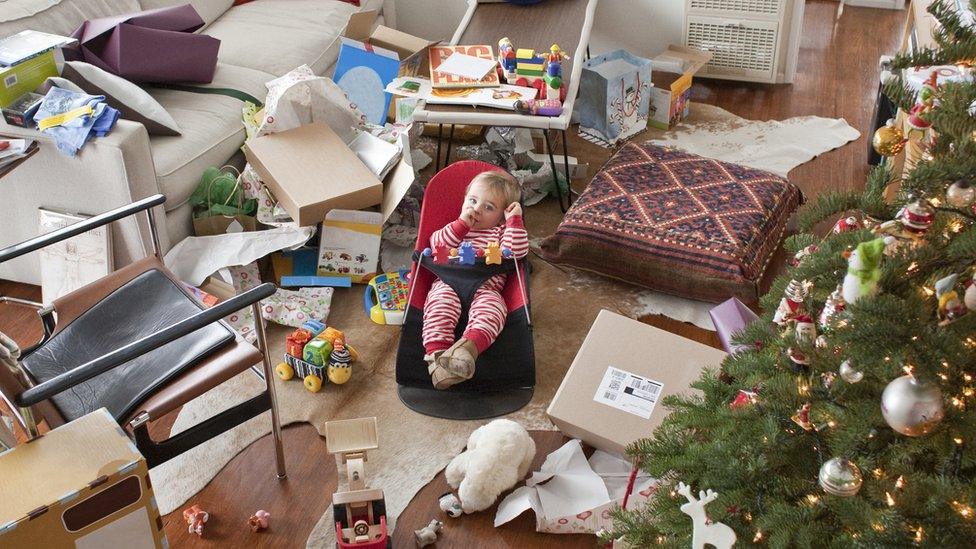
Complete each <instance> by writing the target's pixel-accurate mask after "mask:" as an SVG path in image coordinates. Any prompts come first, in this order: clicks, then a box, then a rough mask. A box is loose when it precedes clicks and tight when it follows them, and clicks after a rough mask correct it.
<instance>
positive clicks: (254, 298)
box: [16, 282, 277, 407]
mask: <svg viewBox="0 0 976 549" xmlns="http://www.w3.org/2000/svg"><path fill="white" fill-rule="evenodd" d="M276 289H277V288H276V287H275V285H274V284H271V283H270V282H266V283H264V284H261V285H260V286H258V287H256V288H253V289H251V290H249V291H247V292H244V293H242V294H240V295H238V296H235V297H232V298H230V299H228V300H227V301H224V302H222V303H218V304H217V305H214V306H213V307H211V308H209V309H206V310H203V311H200V312H199V313H196V314H195V315H193V316H191V317H189V318H186V319H183V320H181V321H179V322H177V323H176V324H172V325H170V326H168V327H166V328H163V329H162V330H160V331H158V332H156V333H155V334H151V335H148V336H146V337H144V338H142V339H140V340H139V341H133V342H132V343H130V344H128V345H126V346H124V347H120V348H118V349H116V350H114V351H112V352H111V353H109V354H107V355H103V356H101V357H99V358H96V359H95V360H92V361H89V362H87V363H85V364H82V365H81V366H79V367H77V368H75V369H73V370H71V371H68V372H65V373H63V374H61V375H59V376H57V377H55V378H53V379H49V380H48V381H45V382H44V383H40V384H38V385H36V386H34V387H31V388H29V389H27V390H25V391H24V392H23V393H21V394H20V395H18V396H17V397H16V401H17V405H18V406H23V407H27V406H33V405H35V404H38V403H40V402H42V401H44V400H47V399H49V398H51V397H52V396H54V395H56V394H58V393H61V392H64V391H67V390H68V389H70V388H72V387H74V386H76V385H79V384H81V383H84V382H86V381H88V380H89V379H91V378H93V377H95V376H97V375H99V374H102V373H105V372H107V371H109V370H111V369H112V368H115V367H117V366H120V365H122V364H124V363H126V362H128V361H130V360H132V359H134V358H136V357H139V356H142V355H144V354H146V353H148V352H149V351H152V350H154V349H157V348H159V347H162V346H163V345H166V344H167V343H169V342H171V341H175V340H177V339H179V338H181V337H183V336H185V335H188V334H190V333H191V332H194V331H196V330H199V329H200V328H203V327H204V326H206V325H208V324H213V323H214V322H217V321H218V320H220V319H221V318H224V317H225V316H227V315H229V314H231V313H233V312H235V311H238V310H240V309H243V308H244V307H247V306H249V305H253V304H255V303H257V302H258V301H261V300H262V299H265V298H267V297H270V296H271V295H272V294H273V293H275V290H276ZM257 322H260V319H257Z"/></svg>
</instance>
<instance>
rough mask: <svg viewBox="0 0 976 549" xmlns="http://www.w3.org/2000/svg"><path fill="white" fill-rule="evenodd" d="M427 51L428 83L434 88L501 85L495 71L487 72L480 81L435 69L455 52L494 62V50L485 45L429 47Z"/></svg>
mask: <svg viewBox="0 0 976 549" xmlns="http://www.w3.org/2000/svg"><path fill="white" fill-rule="evenodd" d="M428 50H429V52H430V53H429V55H430V82H431V85H432V86H433V87H435V88H491V87H494V86H498V85H499V84H501V81H500V80H499V79H498V71H497V70H490V71H488V74H486V75H485V76H484V78H481V79H480V80H478V79H474V78H465V77H462V76H457V75H454V74H446V73H442V72H438V71H437V67H439V66H440V64H441V63H443V62H444V61H447V59H448V58H449V57H451V55H453V54H454V53H455V52H457V53H462V54H464V55H470V56H472V57H478V58H481V59H488V60H491V61H495V55H494V53H493V52H494V50H492V48H491V46H489V45H487V44H482V45H476V46H431V47H430V48H428Z"/></svg>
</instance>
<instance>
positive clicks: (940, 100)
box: [603, 0, 976, 547]
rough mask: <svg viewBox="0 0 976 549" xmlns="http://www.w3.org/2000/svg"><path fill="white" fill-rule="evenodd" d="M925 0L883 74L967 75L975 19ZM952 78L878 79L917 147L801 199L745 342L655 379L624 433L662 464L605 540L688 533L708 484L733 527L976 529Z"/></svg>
mask: <svg viewBox="0 0 976 549" xmlns="http://www.w3.org/2000/svg"><path fill="white" fill-rule="evenodd" d="M973 4H974V6H973V7H974V8H976V0H973ZM930 12H931V13H932V14H933V15H934V16H935V17H936V18H937V20H938V21H939V22H940V26H939V30H938V35H937V42H938V47H937V48H935V49H932V50H924V51H919V52H916V53H914V54H908V55H901V56H898V57H896V58H895V59H894V60H893V64H892V68H893V73H894V74H898V75H901V74H903V73H904V70H905V69H913V68H917V67H929V66H934V65H955V66H957V67H958V68H959V69H960V71H961V73H962V74H963V76H966V75H971V74H972V70H973V69H972V65H973V64H976V30H974V29H973V28H972V27H970V26H969V25H968V24H967V23H966V22H964V20H963V18H962V17H961V16H960V14H959V13H957V12H956V11H955V7H954V6H952V5H950V3H948V2H945V1H942V0H939V1H936V2H935V3H933V4H932V6H931V8H930ZM926 70H927V69H926ZM960 80H962V81H950V79H939V76H938V75H936V76H935V77H933V78H929V79H928V80H927V82H926V83H925V85H924V86H922V87H921V90H918V89H917V88H914V89H913V88H912V87H911V86H909V85H908V82H907V81H905V80H904V79H903V78H902V77H901V76H898V77H896V78H895V79H894V80H893V81H891V82H889V83H888V85H887V86H886V94H887V95H888V96H889V97H890V98H892V100H893V101H894V102H895V103H896V104H897V105H898V106H899V107H900V108H901V109H902V110H903V111H905V112H906V113H908V116H907V123H906V125H905V128H906V129H905V130H904V131H903V130H902V129H901V128H896V127H894V126H889V127H886V128H882V129H881V130H879V131H878V133H877V134H876V136H875V142H874V144H875V147H876V148H877V149H878V150H879V152H881V153H882V154H885V155H888V156H893V155H895V154H897V153H899V152H900V151H901V149H902V147H903V146H904V145H905V140H906V139H907V140H911V141H913V142H914V145H915V146H916V148H918V147H920V149H921V155H920V158H918V159H917V161H912V162H909V165H910V168H909V169H908V170H905V171H902V170H898V171H897V172H895V171H894V170H893V169H892V168H890V167H886V166H884V165H883V166H881V167H879V168H877V169H876V170H874V171H873V172H872V173H871V174H870V175H869V177H868V180H867V182H866V184H865V187H864V190H863V191H854V192H840V191H838V192H831V193H827V194H825V195H823V196H820V197H819V198H818V200H817V201H816V202H815V203H813V204H811V205H810V206H808V207H807V208H806V209H805V210H804V211H803V212H801V215H800V219H799V227H800V234H797V235H794V236H791V237H790V238H789V239H787V241H786V244H785V245H786V247H787V249H788V251H789V252H790V253H791V254H795V256H794V259H793V261H791V267H790V268H789V270H788V272H787V274H786V275H784V276H782V277H780V278H779V279H778V280H776V281H775V282H774V283H773V285H772V288H771V290H770V292H769V293H768V294H767V295H766V296H764V297H763V298H762V300H761V307H762V310H763V311H765V312H766V313H765V314H764V315H763V316H762V317H761V318H760V320H757V321H756V322H754V323H753V324H751V325H750V326H748V327H747V328H746V329H745V330H743V332H742V333H740V334H739V336H738V337H737V339H736V341H737V342H738V343H740V344H743V345H746V346H748V348H747V349H745V350H743V351H740V352H738V353H736V354H734V355H730V356H729V357H728V358H727V359H726V360H725V361H724V362H723V364H722V366H721V371H720V372H714V371H712V372H708V373H706V374H705V375H703V377H702V378H701V379H699V380H698V381H696V382H695V384H694V385H693V386H694V387H695V388H696V389H698V390H700V393H701V394H700V395H697V396H683V397H668V398H666V399H665V400H664V404H665V405H666V406H667V407H668V409H669V410H670V414H669V416H668V417H667V419H666V420H665V421H664V423H663V424H662V425H661V426H660V427H659V428H658V429H657V430H656V432H655V433H654V435H653V437H652V438H649V439H645V440H640V441H638V442H636V443H634V444H633V445H632V446H631V447H630V448H629V453H630V454H631V455H632V457H633V458H634V459H635V460H636V462H637V463H638V464H639V466H640V467H641V468H642V469H643V470H645V471H647V472H648V473H650V474H651V475H653V476H656V477H658V478H661V479H662V482H661V484H660V485H659V488H658V490H657V492H656V493H655V494H654V497H653V498H652V499H651V500H650V501H649V502H648V504H647V505H646V506H645V507H643V508H640V509H632V510H626V511H621V510H618V511H616V512H615V513H614V528H613V530H612V531H608V532H605V533H604V536H603V537H604V539H605V540H606V541H609V540H611V539H621V538H622V539H623V541H625V542H627V543H629V544H631V545H634V546H639V547H643V546H649V545H670V546H675V547H688V546H689V545H690V543H691V540H692V520H691V519H690V518H689V517H688V516H687V515H686V514H684V513H683V512H682V511H681V510H680V508H679V507H680V506H681V505H682V504H686V503H687V502H688V501H689V499H688V498H686V495H687V494H690V493H699V491H705V490H714V491H715V492H717V493H718V497H717V498H716V499H715V500H714V501H712V502H711V503H710V504H709V506H708V509H707V513H708V518H709V520H710V521H711V522H713V523H714V522H721V523H724V524H726V525H728V526H729V527H731V528H732V529H733V530H734V531H735V533H736V536H737V538H738V543H739V544H740V545H749V544H750V543H754V544H757V545H769V546H771V547H793V546H797V547H904V546H929V547H973V546H976V380H974V377H976V285H974V284H973V277H974V267H976V208H974V198H976V187H974V186H973V185H972V183H971V182H972V180H973V179H974V178H976V142H974V138H976V134H974V132H976V118H974V115H976V84H974V83H973V81H972V79H971V77H970V78H962V79H960ZM892 184H894V187H891V185H892ZM889 187H890V188H897V189H898V191H897V196H893V197H892V196H889V197H886V194H885V189H886V188H889ZM838 216H840V220H839V221H837V222H836V224H835V225H834V227H833V229H830V230H824V229H826V227H829V224H828V223H827V222H829V221H834V220H836V219H838ZM815 226H822V227H823V229H821V230H820V232H821V233H827V234H826V236H822V235H815V234H813V233H812V232H811V231H812V230H813V228H814V227H815ZM679 482H682V483H684V484H686V485H688V486H690V487H691V489H692V490H693V491H694V492H689V491H688V489H687V488H685V487H684V486H682V487H681V488H680V493H679ZM710 497H711V495H708V497H707V498H706V499H708V498H710Z"/></svg>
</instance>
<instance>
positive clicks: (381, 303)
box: [363, 242, 474, 326]
mask: <svg viewBox="0 0 976 549" xmlns="http://www.w3.org/2000/svg"><path fill="white" fill-rule="evenodd" d="M465 244H468V247H467V248H468V249H469V250H470V249H471V245H470V244H469V243H466V242H462V243H461V248H460V250H459V254H460V255H461V263H464V254H465V251H464V250H465V246H464V245H465ZM471 253H474V252H473V251H472V252H471ZM473 263H474V258H473V257H472V258H471V264H473ZM409 278H410V271H409V270H407V269H402V270H400V271H393V272H389V273H381V274H378V275H376V276H375V277H373V279H372V280H370V281H369V284H367V285H366V294H365V295H364V296H363V308H365V309H366V314H368V315H369V319H370V320H372V321H373V322H375V323H377V324H392V325H397V326H399V325H400V324H403V319H404V314H405V311H406V310H407V297H408V293H409V292H408V290H409V283H408V280H409ZM374 298H375V301H374Z"/></svg>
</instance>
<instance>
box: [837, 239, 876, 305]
mask: <svg viewBox="0 0 976 549" xmlns="http://www.w3.org/2000/svg"><path fill="white" fill-rule="evenodd" d="M884 248H885V241H884V239H883V238H876V239H874V240H871V241H868V242H861V243H860V244H858V245H857V248H856V249H855V250H854V251H853V252H851V256H850V257H849V258H847V274H846V275H845V276H844V285H843V286H842V287H841V295H842V296H843V297H844V301H845V302H847V303H854V302H855V301H857V300H858V299H861V298H862V297H866V296H871V295H874V294H875V293H877V291H878V280H879V279H880V278H881V257H882V254H883V252H884Z"/></svg>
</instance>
